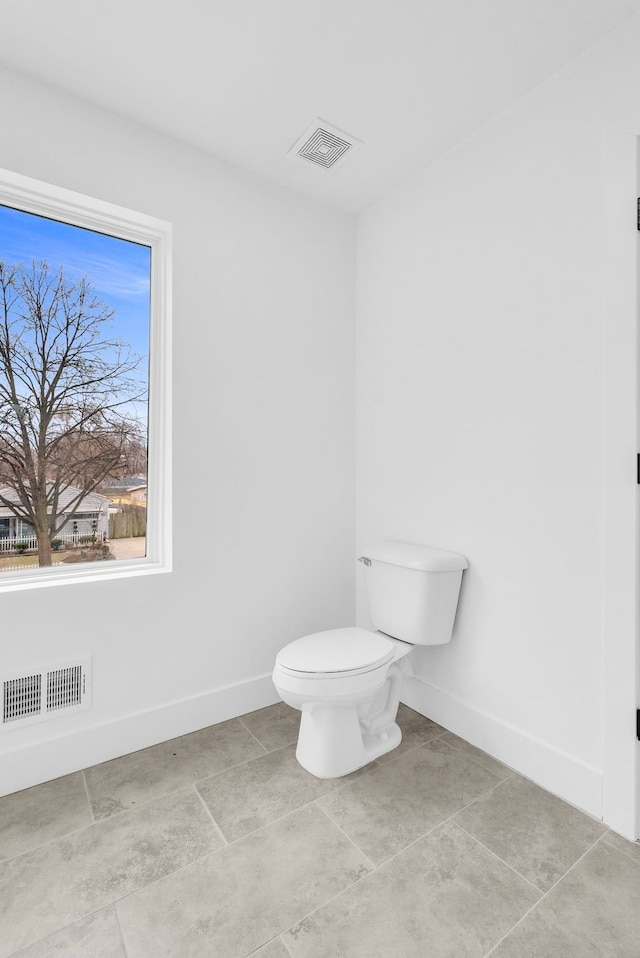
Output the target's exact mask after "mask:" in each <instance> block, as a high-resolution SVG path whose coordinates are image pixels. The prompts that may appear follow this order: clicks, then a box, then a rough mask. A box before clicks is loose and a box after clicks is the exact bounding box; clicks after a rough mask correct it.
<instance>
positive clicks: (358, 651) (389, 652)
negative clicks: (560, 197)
mask: <svg viewBox="0 0 640 958" xmlns="http://www.w3.org/2000/svg"><path fill="white" fill-rule="evenodd" d="M411 649H412V646H410V645H408V644H407V643H404V642H399V641H397V640H396V639H393V638H391V637H390V636H386V635H383V634H382V633H380V632H370V631H368V630H367V629H359V628H345V629H332V630H330V631H327V632H315V633H313V634H312V635H307V636H304V637H303V638H301V639H296V641H295V642H291V643H290V644H289V645H287V646H285V647H284V648H283V649H282V650H281V651H280V652H279V653H278V656H277V658H276V664H275V667H274V670H273V682H274V685H275V687H276V690H277V691H278V694H279V695H280V697H281V698H282V700H283V701H284V702H286V703H287V705H290V706H292V707H293V708H295V709H299V710H300V711H301V712H302V717H301V720H300V732H299V735H298V745H297V749H296V758H297V760H298V762H299V763H300V765H302V767H303V768H305V769H306V770H307V771H308V772H311V774H312V775H315V776H316V777H317V778H340V777H341V776H342V775H348V774H349V772H353V771H355V770H356V769H358V768H361V767H362V766H363V765H367V764H368V763H369V762H372V761H373V760H374V759H375V758H378V757H379V756H380V755H383V754H384V753H385V752H389V751H391V749H393V748H396V746H397V745H399V744H400V741H401V739H402V733H401V731H400V728H399V726H398V725H397V724H396V714H397V711H398V704H399V702H400V688H401V684H402V670H401V667H400V665H399V664H397V663H399V661H400V660H401V659H402V658H404V656H406V655H407V654H408V653H409V652H411Z"/></svg>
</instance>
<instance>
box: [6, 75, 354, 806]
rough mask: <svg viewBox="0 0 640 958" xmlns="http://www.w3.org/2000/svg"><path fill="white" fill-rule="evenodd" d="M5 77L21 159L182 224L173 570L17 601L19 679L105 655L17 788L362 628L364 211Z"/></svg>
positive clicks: (198, 721) (9, 734)
mask: <svg viewBox="0 0 640 958" xmlns="http://www.w3.org/2000/svg"><path fill="white" fill-rule="evenodd" d="M0 87H1V89H2V98H1V106H0V124H1V126H2V138H1V139H2V143H1V146H0V167H3V168H5V169H9V170H13V171H16V172H18V173H21V174H24V175H27V176H32V177H35V178H37V179H40V180H45V181H48V182H51V183H54V184H57V185H59V186H63V187H67V188H69V189H73V190H78V191H80V192H84V193H87V194H89V195H91V196H96V197H99V198H101V199H104V200H107V201H110V202H113V203H117V204H120V205H122V206H127V207H130V208H133V209H136V210H140V211H142V212H145V213H148V214H151V215H153V216H157V217H160V218H161V219H166V220H169V221H171V222H172V224H173V244H174V305H173V317H174V385H173V392H174V426H175V434H174V568H175V571H174V572H173V574H170V575H156V576H150V577H145V578H135V579H119V580H114V581H110V582H105V583H95V584H90V585H89V584H82V585H74V586H66V587H53V588H46V589H42V590H30V591H22V592H15V593H8V594H4V595H3V596H2V600H1V606H2V612H1V615H0V623H1V625H0V629H1V632H0V647H1V653H0V671H4V670H9V669H12V668H14V667H15V668H23V667H24V668H30V667H32V666H34V665H37V664H38V663H39V662H41V661H42V660H43V659H44V660H46V661H47V662H48V661H51V660H60V661H64V660H65V659H67V658H69V657H73V656H76V655H83V654H87V653H90V654H92V655H93V668H94V686H93V707H92V709H91V710H90V711H88V712H84V713H79V714H78V715H76V716H65V717H64V718H61V719H57V720H56V721H51V722H46V723H41V724H38V725H33V726H31V727H30V728H27V727H24V728H22V729H19V728H16V729H12V730H10V731H5V732H2V733H0V794H2V793H4V792H9V791H12V790H14V789H17V788H20V787H24V786H25V785H31V784H33V783H35V782H38V781H43V780H45V779H47V778H51V777H54V776H55V775H60V774H62V773H64V772H67V771H69V770H71V769H72V768H79V767H82V766H85V765H87V764H91V763H93V762H98V761H101V760H104V759H106V758H109V757H112V756H114V755H117V754H119V753H123V752H126V751H131V750H133V749H134V748H138V747H140V746H142V745H147V744H151V743H152V742H156V741H160V740H162V739H165V738H167V737H171V736H173V735H176V734H181V733H183V732H186V731H189V730H191V729H193V728H196V727H199V726H204V725H208V724H212V723H213V722H217V721H220V720H222V719H224V718H228V717H230V716H232V715H236V714H240V713H242V712H244V711H247V710H249V709H252V708H257V707H260V706H263V705H266V704H269V703H270V702H274V701H276V700H277V694H276V693H275V690H274V689H273V687H272V683H271V680H270V672H271V668H272V664H273V659H274V656H275V653H276V651H277V650H278V649H279V648H280V647H281V646H282V645H283V644H285V643H286V642H289V641H291V640H293V639H294V638H296V637H297V636H299V635H302V634H305V633H307V632H311V631H314V630H317V629H324V628H331V627H333V626H336V625H341V624H344V622H345V621H353V617H354V565H355V563H354V544H355V538H354V462H353V452H354V383H353V368H354V367H353V363H354V328H353V318H354V308H355V307H354V294H355V280H354V278H355V220H354V219H353V218H352V217H350V216H348V215H346V214H343V213H338V212H335V211H332V210H330V209H329V208H327V207H324V206H321V205H319V204H317V203H314V202H312V201H310V200H307V199H304V198H302V197H300V196H297V195H296V194H294V193H292V192H289V191H287V190H284V189H281V188H277V187H274V186H271V185H269V184H267V183H266V182H265V181H262V180H259V179H257V178H254V177H252V176H249V175H245V174H243V173H241V172H239V171H234V170H233V169H231V168H229V167H228V166H225V165H224V164H223V163H220V162H216V161H214V160H213V159H212V158H210V157H207V156H206V155H204V154H202V153H198V152H196V151H195V150H191V149H189V148H187V147H185V146H183V145H181V144H179V143H177V142H175V141H172V140H169V139H166V138H164V137H161V136H159V135H157V134H155V133H153V132H151V131H150V130H147V129H144V128H142V127H140V126H137V125H135V124H132V123H129V122H127V121H124V120H122V119H119V118H117V117H115V116H113V115H111V114H108V113H105V112H101V111H99V110H97V109H94V108H91V107H89V106H88V105H86V104H83V103H82V102H81V101H79V100H78V101H76V100H73V99H70V98H68V97H66V96H63V95H58V94H56V93H54V92H53V91H51V90H48V89H46V88H44V87H42V86H39V85H36V84H34V83H31V82H29V81H26V80H24V79H23V78H19V77H17V76H15V75H11V74H9V73H4V72H3V73H2V74H1V75H0ZM229 686H231V687H232V688H230V689H229V688H228V687H229ZM225 690H226V691H225Z"/></svg>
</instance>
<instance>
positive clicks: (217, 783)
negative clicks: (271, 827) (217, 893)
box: [196, 745, 364, 842]
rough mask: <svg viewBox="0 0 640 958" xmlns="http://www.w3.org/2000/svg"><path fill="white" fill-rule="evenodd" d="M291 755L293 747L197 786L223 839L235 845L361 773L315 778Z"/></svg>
mask: <svg viewBox="0 0 640 958" xmlns="http://www.w3.org/2000/svg"><path fill="white" fill-rule="evenodd" d="M295 753H296V746H295V745H287V746H286V747H285V748H280V749H276V750H275V751H273V752H267V754H266V755H262V756H261V757H260V758H256V759H254V760H253V761H252V762H248V763H247V764H246V765H241V766H239V767H238V768H232V769H229V771H227V772H221V773H220V774H219V775H214V776H213V778H209V779H206V780H205V781H204V782H198V783H197V786H196V787H197V789H198V791H199V792H200V794H201V796H202V798H203V800H204V801H205V802H206V804H207V806H208V808H209V810H210V812H211V814H212V816H213V817H214V819H215V820H216V823H217V825H218V826H219V828H220V830H221V831H222V834H223V835H224V837H225V838H226V839H227V841H229V842H232V841H235V840H236V839H237V838H241V837H242V836H243V835H247V834H249V832H253V831H255V830H256V829H257V828H261V827H262V826H263V825H267V824H268V823H269V822H272V821H273V820H274V819H276V818H279V817H280V816H281V815H286V814H287V813H288V812H292V811H294V810H295V809H296V808H300V807H301V806H302V805H306V804H307V803H308V802H312V801H313V800H314V799H316V798H320V796H322V795H326V793H327V792H330V791H332V790H333V789H336V788H340V787H342V785H343V784H346V783H348V782H350V781H353V780H354V779H355V778H357V777H358V776H361V775H363V774H364V771H363V770H359V771H357V772H353V774H351V775H346V776H344V778H334V779H321V778H316V777H315V775H310V774H309V772H307V771H306V770H305V769H304V768H302V766H301V765H299V764H298V762H297V761H296V754H295Z"/></svg>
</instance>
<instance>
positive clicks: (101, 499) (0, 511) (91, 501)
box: [0, 486, 111, 516]
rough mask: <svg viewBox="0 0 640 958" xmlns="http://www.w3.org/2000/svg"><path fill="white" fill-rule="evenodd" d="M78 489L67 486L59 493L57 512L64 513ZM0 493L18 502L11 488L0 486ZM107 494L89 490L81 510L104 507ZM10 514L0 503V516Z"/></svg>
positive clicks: (88, 510)
mask: <svg viewBox="0 0 640 958" xmlns="http://www.w3.org/2000/svg"><path fill="white" fill-rule="evenodd" d="M79 492H80V489H78V487H77V486H67V487H66V488H65V489H63V490H62V492H61V493H60V498H59V502H60V506H59V509H58V511H59V513H61V514H62V513H64V512H65V511H66V507H67V506H68V505H69V503H70V502H71V501H72V500H73V499H74V498H75V497H76V496H77V495H78V493H79ZM0 495H2V496H4V498H5V499H8V500H9V501H10V502H15V503H16V504H17V503H18V496H17V494H16V492H15V491H14V490H13V489H10V488H9V487H8V486H0ZM110 501H111V500H110V499H109V497H108V496H102V495H100V493H98V492H89V493H87V495H86V496H85V497H84V499H83V500H82V509H81V511H82V512H99V511H100V510H101V509H104V506H105V504H106V503H108V502H110ZM9 515H12V512H11V510H10V509H9V508H7V506H2V505H0V516H9Z"/></svg>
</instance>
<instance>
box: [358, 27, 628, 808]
mask: <svg viewBox="0 0 640 958" xmlns="http://www.w3.org/2000/svg"><path fill="white" fill-rule="evenodd" d="M639 43H640V21H638V20H636V21H634V22H633V23H632V24H631V26H627V27H625V30H624V31H621V32H619V33H618V34H617V35H615V36H612V37H611V38H609V39H608V40H607V41H606V42H604V43H602V44H600V45H599V46H598V47H596V48H593V49H592V50H591V51H590V52H589V54H588V55H586V56H584V57H582V58H581V59H580V60H578V61H576V62H575V63H574V64H573V65H572V66H571V67H570V68H569V69H566V70H565V71H563V72H562V73H560V74H558V75H557V76H555V77H554V78H553V79H552V80H550V81H549V82H547V83H545V84H544V85H543V86H541V87H539V88H538V89H537V90H536V91H534V93H533V94H531V95H530V96H528V97H527V98H525V99H523V100H521V101H520V102H519V103H518V104H517V105H516V106H515V107H514V108H513V109H511V110H509V111H508V112H506V113H504V114H502V115H501V116H499V117H498V118H496V119H495V120H494V121H493V122H491V123H490V124H488V125H487V126H486V127H484V128H483V129H482V130H481V131H479V132H477V133H476V134H475V135H473V136H471V137H469V139H468V140H467V141H466V142H464V143H463V144H461V145H460V146H459V147H458V148H456V149H455V150H454V151H452V152H450V153H449V154H448V155H446V156H445V157H443V158H442V159H441V161H439V162H438V163H436V164H434V165H432V166H431V167H430V168H428V169H426V170H425V171H423V173H422V174H421V175H420V176H418V177H416V178H414V179H412V180H411V181H410V182H408V183H406V184H405V185H404V186H403V187H401V188H400V189H398V190H396V191H395V192H394V193H393V194H391V195H389V196H388V197H386V198H385V199H383V200H382V201H381V202H379V203H378V204H377V205H376V206H374V207H373V208H371V209H369V210H368V211H367V212H366V213H365V214H363V215H362V216H361V220H360V229H359V246H358V319H357V336H358V339H357V343H358V352H357V357H358V359H357V370H358V387H357V395H358V405H357V410H358V411H357V436H358V460H357V476H358V478H357V486H358V521H357V534H358V543H359V547H360V546H362V545H364V544H365V543H366V542H367V541H369V540H371V539H376V538H379V537H382V538H385V537H389V538H396V539H401V540H403V539H404V540H406V541H410V542H423V543H425V544H429V545H433V546H440V547H443V548H447V549H453V550H457V551H460V552H462V553H464V554H465V555H467V556H468V558H469V562H470V568H469V571H468V572H467V573H466V574H465V581H464V584H463V594H462V600H461V605H460V608H459V617H458V622H457V627H456V630H455V633H454V639H453V641H452V642H451V644H450V645H447V646H444V647H440V648H433V649H423V650H419V652H418V653H417V654H416V655H415V658H416V662H417V669H418V677H419V680H418V681H415V682H413V683H408V686H407V701H408V702H410V703H411V704H413V705H415V706H416V707H418V708H420V709H421V710H422V711H424V712H426V713H427V714H430V715H431V716H432V717H433V718H435V719H436V720H438V719H439V720H440V721H442V722H443V723H445V724H447V725H448V726H449V727H450V728H452V729H453V730H454V731H458V732H459V733H460V734H463V735H465V737H467V738H470V739H471V740H472V741H475V742H476V743H477V744H478V745H480V746H481V747H483V748H486V749H487V750H488V751H490V752H493V754H496V755H498V757H501V758H502V759H503V760H505V761H507V762H508V763H509V764H511V765H513V766H515V767H516V768H519V769H520V770H521V771H523V772H524V773H525V774H527V775H529V776H530V777H532V778H534V779H535V780H536V781H538V782H540V783H541V784H543V785H544V786H545V787H547V788H550V789H551V790H552V791H555V792H557V793H559V794H561V795H562V796H563V797H564V798H567V799H568V800H570V801H573V802H575V803H576V804H578V805H581V806H582V807H583V808H586V809H587V810H588V811H590V812H592V813H593V814H595V815H601V814H602V794H601V792H602V768H603V737H604V725H603V707H604V703H603V671H602V664H603V655H604V652H605V648H604V641H603V635H604V633H603V599H604V587H605V581H604V575H603V534H604V519H603V501H604V495H605V487H604V467H605V461H604V440H605V433H604V422H605V404H604V400H605V390H606V382H605V361H604V350H605V323H606V315H605V310H604V308H603V301H604V290H605V280H606V273H605V257H604V245H605V244H604V240H605V199H604V198H605V186H606V182H605V181H606V168H605V161H604V156H605V138H606V129H607V127H608V126H613V127H614V128H615V127H616V125H617V124H618V123H619V122H620V118H621V117H624V116H625V114H626V113H628V112H630V111H632V110H633V109H634V108H635V109H636V110H638V107H639V106H640V97H639V95H638V90H639V89H640V59H639V58H638V55H637V52H638V49H639ZM629 204H630V215H631V216H633V208H634V206H635V196H634V193H633V191H630V195H629ZM631 229H634V227H633V226H632V227H631ZM631 418H633V417H631ZM635 438H636V437H635V435H634V434H631V435H630V436H629V437H628V440H629V448H630V450H631V454H630V457H629V462H628V463H627V462H624V464H622V465H623V467H624V468H626V467H627V465H628V467H629V476H628V483H629V484H632V483H633V482H634V475H633V449H634V444H635ZM359 621H360V623H361V624H362V625H367V624H368V620H367V614H366V606H365V601H364V593H363V592H362V590H359ZM631 720H632V712H631V710H630V711H629V735H632V732H631Z"/></svg>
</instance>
